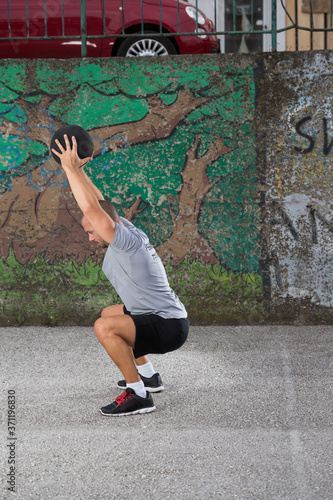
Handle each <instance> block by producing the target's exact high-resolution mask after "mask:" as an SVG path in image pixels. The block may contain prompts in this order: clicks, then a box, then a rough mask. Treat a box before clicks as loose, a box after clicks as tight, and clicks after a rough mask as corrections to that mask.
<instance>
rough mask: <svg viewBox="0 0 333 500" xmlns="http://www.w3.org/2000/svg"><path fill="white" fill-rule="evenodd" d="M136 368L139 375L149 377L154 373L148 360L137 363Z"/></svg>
mask: <svg viewBox="0 0 333 500" xmlns="http://www.w3.org/2000/svg"><path fill="white" fill-rule="evenodd" d="M137 369H138V372H139V373H140V375H142V376H143V377H146V378H150V377H152V376H153V375H154V374H155V373H156V372H155V370H154V368H153V365H152V364H151V362H150V361H149V363H146V364H144V365H137Z"/></svg>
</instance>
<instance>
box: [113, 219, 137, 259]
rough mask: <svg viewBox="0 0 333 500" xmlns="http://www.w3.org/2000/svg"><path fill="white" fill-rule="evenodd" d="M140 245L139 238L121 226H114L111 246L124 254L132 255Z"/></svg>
mask: <svg viewBox="0 0 333 500" xmlns="http://www.w3.org/2000/svg"><path fill="white" fill-rule="evenodd" d="M141 244H142V241H141V238H140V237H139V236H138V235H137V234H135V233H134V232H133V231H131V230H130V229H129V228H127V227H125V226H123V225H122V224H118V223H117V224H116V231H115V235H114V239H113V243H112V246H113V247H114V248H116V249H117V250H120V251H122V252H126V253H130V254H132V253H134V252H136V250H138V248H140V246H141Z"/></svg>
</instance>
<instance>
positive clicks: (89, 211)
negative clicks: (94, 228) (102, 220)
mask: <svg viewBox="0 0 333 500" xmlns="http://www.w3.org/2000/svg"><path fill="white" fill-rule="evenodd" d="M81 210H82V212H83V215H85V216H86V217H87V218H88V219H91V218H93V217H94V216H95V215H97V212H98V210H99V206H98V205H97V206H96V205H95V204H92V203H86V204H85V205H84V206H83V207H81Z"/></svg>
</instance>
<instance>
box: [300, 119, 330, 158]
mask: <svg viewBox="0 0 333 500" xmlns="http://www.w3.org/2000/svg"><path fill="white" fill-rule="evenodd" d="M311 120H312V116H305V117H304V118H302V119H301V120H300V121H299V122H297V124H296V132H297V134H298V135H300V136H301V137H303V138H304V139H306V140H307V141H308V146H307V147H306V148H301V147H298V146H295V150H296V151H297V152H298V153H302V154H303V155H306V154H309V153H311V152H312V151H313V150H314V148H315V145H316V138H315V137H313V136H311V135H309V134H308V133H306V132H304V130H302V127H303V125H304V124H305V123H307V122H309V121H311ZM323 133H324V143H323V152H324V155H325V156H327V155H328V154H329V153H330V151H331V149H332V147H333V139H331V140H329V136H328V120H327V118H323Z"/></svg>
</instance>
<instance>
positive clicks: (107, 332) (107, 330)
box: [94, 317, 114, 343]
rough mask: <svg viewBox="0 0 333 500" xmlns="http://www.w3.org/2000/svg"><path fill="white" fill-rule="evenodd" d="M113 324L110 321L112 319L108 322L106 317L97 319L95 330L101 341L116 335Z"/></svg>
mask: <svg viewBox="0 0 333 500" xmlns="http://www.w3.org/2000/svg"><path fill="white" fill-rule="evenodd" d="M112 326H113V325H112V321H110V319H109V320H108V321H107V322H106V321H105V319H104V318H103V317H101V318H99V319H98V320H96V321H95V324H94V330H95V334H96V337H97V338H98V340H99V341H100V342H102V343H103V340H105V339H107V338H109V337H110V336H112V335H114V332H113V328H112Z"/></svg>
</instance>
